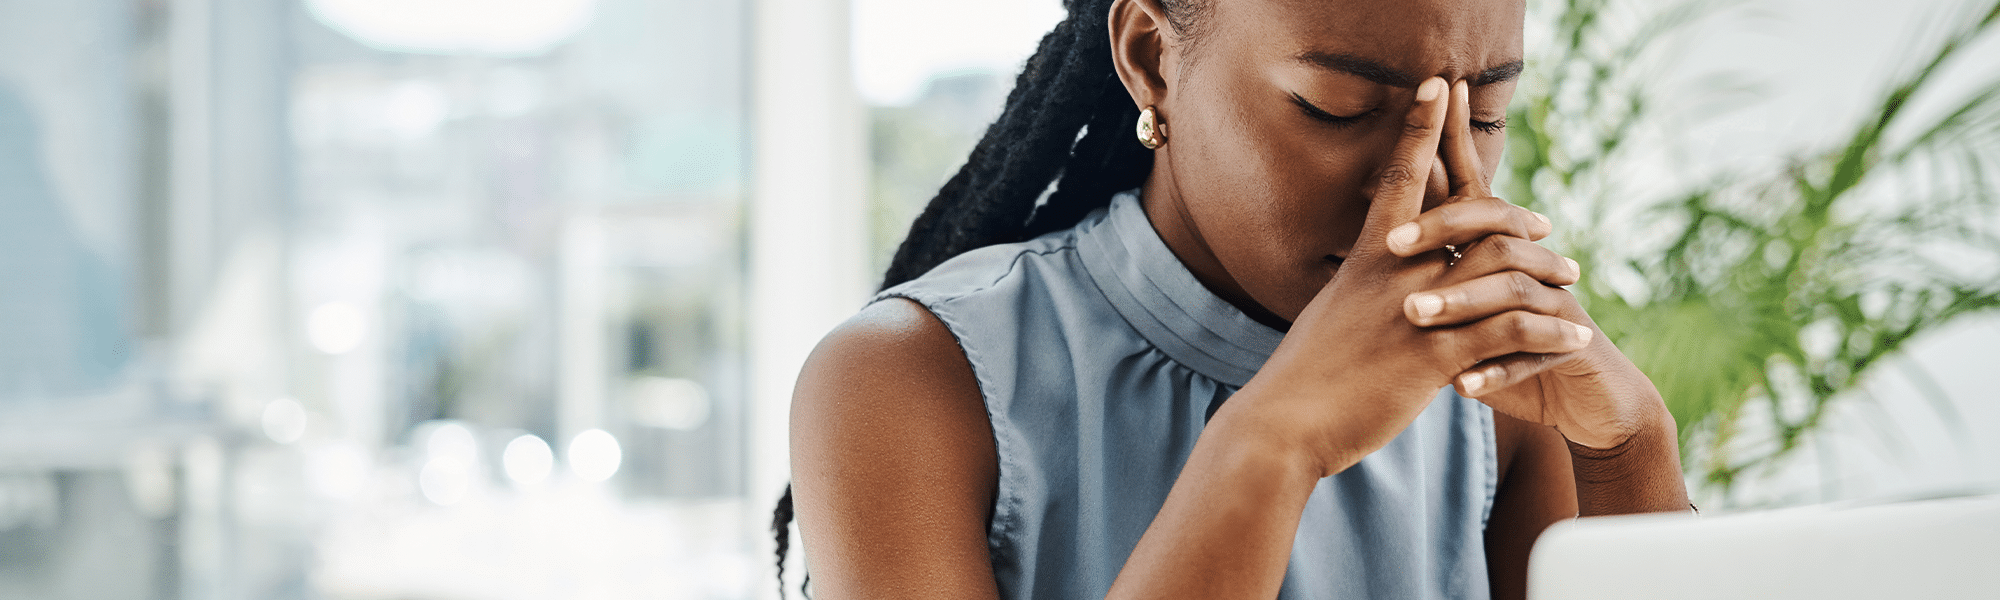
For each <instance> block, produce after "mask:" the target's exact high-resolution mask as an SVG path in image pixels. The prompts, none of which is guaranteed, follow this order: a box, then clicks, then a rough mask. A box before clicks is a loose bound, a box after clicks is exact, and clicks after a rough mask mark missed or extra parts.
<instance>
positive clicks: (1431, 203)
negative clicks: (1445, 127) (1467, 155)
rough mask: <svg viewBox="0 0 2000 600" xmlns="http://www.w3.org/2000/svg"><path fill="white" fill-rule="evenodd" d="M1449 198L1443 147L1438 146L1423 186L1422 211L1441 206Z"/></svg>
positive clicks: (1449, 187) (1449, 192)
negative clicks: (1428, 177) (1428, 175)
mask: <svg viewBox="0 0 2000 600" xmlns="http://www.w3.org/2000/svg"><path fill="white" fill-rule="evenodd" d="M1450 198H1451V177H1450V175H1449V174H1447V173H1445V171H1444V145H1443V144H1439V145H1438V154H1437V158H1436V159H1435V160H1432V161H1431V176H1430V179H1429V181H1427V182H1425V184H1424V210H1430V209H1433V208H1437V207H1439V206H1443V205H1444V203H1445V201H1446V200H1449V199H1450Z"/></svg>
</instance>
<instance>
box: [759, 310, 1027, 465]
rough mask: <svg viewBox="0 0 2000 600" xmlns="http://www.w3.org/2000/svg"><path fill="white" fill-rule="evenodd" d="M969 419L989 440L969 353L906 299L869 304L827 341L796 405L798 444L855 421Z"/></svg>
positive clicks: (805, 375)
mask: <svg viewBox="0 0 2000 600" xmlns="http://www.w3.org/2000/svg"><path fill="white" fill-rule="evenodd" d="M975 413H976V414H975ZM968 415H973V416H976V417H977V419H976V421H977V423H976V424H977V425H979V427H977V429H987V430H989V431H988V432H987V435H988V436H989V437H990V435H991V432H990V428H991V427H990V425H989V424H988V423H987V422H986V413H985V405H984V402H983V401H982V400H981V398H980V395H979V385H978V382H977V380H976V379H975V378H974V375H973V372H972V365H971V364H970V363H969V362H967V361H966V359H965V351H964V350H962V349H961V348H959V346H958V341H957V339H956V338H954V337H952V334H951V331H950V330H949V329H947V328H946V327H945V325H944V323H943V322H941V321H939V320H938V318H937V317H936V316H935V315H932V314H931V312H930V311H929V310H926V309H925V308H924V307H923V306H921V305H918V304H917V303H915V302H911V301H909V300H903V299H892V300H887V301H883V302H877V303H875V304H872V305H869V306H868V308H866V309H863V310H862V311H861V312H860V313H858V314H856V315H855V316H854V317H852V318H850V319H848V320H847V322H845V323H842V324H841V325H840V326H839V327H837V328H835V329H834V330H833V332H831V333H829V334H827V336H826V338H825V339H824V340H821V341H820V344H819V346H818V347H817V348H814V349H813V353H812V355H811V356H810V357H809V358H807V359H806V365H805V368H804V369H803V370H802V371H801V372H800V374H799V381H798V385H797V388H796V391H795V392H794V394H793V400H792V430H793V436H794V438H795V439H794V441H795V442H797V441H800V440H797V439H796V438H797V437H798V436H799V435H800V434H802V433H804V434H811V433H813V432H815V431H816V430H818V429H820V428H821V425H840V424H841V423H844V422H845V421H846V420H847V419H849V418H853V417H867V418H868V420H877V419H879V418H888V419H894V420H903V421H932V420H938V419H943V420H945V421H947V422H946V423H936V424H937V425H943V426H958V427H962V426H964V425H965V424H964V423H959V421H963V420H965V419H964V417H966V416H968ZM904 424H905V425H910V424H914V423H904Z"/></svg>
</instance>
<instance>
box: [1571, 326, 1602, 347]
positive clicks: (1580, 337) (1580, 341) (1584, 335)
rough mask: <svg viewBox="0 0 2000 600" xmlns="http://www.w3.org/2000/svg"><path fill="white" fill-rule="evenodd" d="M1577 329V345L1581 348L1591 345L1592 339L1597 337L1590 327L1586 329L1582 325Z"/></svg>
mask: <svg viewBox="0 0 2000 600" xmlns="http://www.w3.org/2000/svg"><path fill="white" fill-rule="evenodd" d="M1575 327H1576V341H1577V345H1580V346H1588V345H1590V338H1592V337H1595V336H1596V335H1597V334H1596V333H1595V332H1592V331H1591V330H1590V328H1589V327H1584V326H1582V325H1576V326H1575Z"/></svg>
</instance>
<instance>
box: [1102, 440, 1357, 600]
mask: <svg viewBox="0 0 2000 600" xmlns="http://www.w3.org/2000/svg"><path fill="white" fill-rule="evenodd" d="M1225 410H1227V409H1226V407H1225ZM1223 418H1225V415H1223V414H1218V415H1217V420H1221V419H1223ZM1219 425H1223V424H1220V423H1217V422H1215V421H1211V422H1210V424H1209V428H1208V430H1207V431H1206V432H1204V433H1203V434H1202V437H1201V439H1200V440H1199V441H1197V442H1196V443H1195V449H1194V452H1193V453H1192V454H1191V455H1190V456H1189V457H1188V462H1187V465H1186V466H1184V467H1183V468H1182V469H1181V474H1180V477H1179V479H1178V480H1176V481H1175V483H1174V487H1173V490H1172V491H1171V492H1169V493H1168V495H1167V501H1166V503H1165V505H1163V506H1162V507H1161V508H1160V512H1159V514H1158V515H1157V516H1155V517H1154V518H1153V523H1152V525H1151V526H1149V527H1147V529H1146V534H1145V535H1144V536H1143V537H1142V538H1140V540H1139V545H1138V547H1136V548H1134V549H1133V551H1132V555H1131V557H1130V558H1129V559H1127V560H1126V562H1125V567H1124V569H1123V570H1121V571H1120V572H1119V573H1118V580H1117V582H1116V583H1114V584H1113V585H1112V587H1111V593H1110V594H1109V597H1111V598H1270V597H1274V596H1276V595H1277V594H1278V588H1279V586H1280V585H1281V584H1282V583H1283V581H1284V574H1285V565H1286V563H1287V561H1288V560H1289V558H1290V556H1291V552H1292V539H1293V537H1294V536H1296V534H1297V532H1298V526H1299V515H1300V513H1302V512H1303V511H1304V510H1305V504H1306V498H1307V497H1308V496H1310V495H1312V490H1313V486H1314V484H1316V483H1317V482H1318V480H1319V473H1318V468H1319V467H1318V465H1317V464H1314V463H1311V462H1310V461H1307V460H1303V459H1302V457H1298V456H1295V455H1294V453H1291V452H1289V451H1287V450H1286V449H1284V448H1282V447H1281V446H1280V445H1278V444H1273V443H1270V442H1269V440H1263V439H1254V437H1253V436H1249V435H1243V432H1244V430H1243V429H1241V428H1231V427H1227V426H1219Z"/></svg>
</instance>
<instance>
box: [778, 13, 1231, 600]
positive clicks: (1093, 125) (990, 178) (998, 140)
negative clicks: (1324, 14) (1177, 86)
mask: <svg viewBox="0 0 2000 600" xmlns="http://www.w3.org/2000/svg"><path fill="white" fill-rule="evenodd" d="M1210 1H1211V0H1159V2H1160V4H1161V6H1162V7H1163V8H1164V9H1165V11H1166V13H1167V21H1168V24H1169V25H1171V26H1172V27H1173V28H1174V30H1175V31H1176V32H1177V33H1179V34H1181V38H1182V39H1183V40H1191V39H1192V38H1193V37H1194V34H1196V33H1197V31H1198V30H1197V29H1195V27H1194V25H1195V19H1196V18H1197V17H1198V16H1200V15H1201V14H1202V13H1204V12H1206V9H1207V7H1208V2H1210ZM1111 3H1112V0H1064V1H1063V7H1064V8H1065V9H1067V10H1068V13H1069V15H1068V17H1067V18H1065V19H1063V21H1062V22H1061V23H1058V24H1057V25H1056V27H1055V29H1054V30H1053V31H1050V32H1049V33H1048V35H1046V36H1044V37H1042V41H1041V44H1040V45H1039V46H1038V47H1037V48H1036V49H1035V54H1034V55H1033V56H1031V57H1029V58H1028V62H1027V64H1026V65H1025V66H1024V67H1023V68H1022V69H1021V75H1020V77H1018V78H1017V79H1015V81H1014V90H1013V91H1012V92H1009V93H1008V94H1007V104H1006V107H1005V108H1004V109H1002V110H1001V113H1000V117H999V119H997V120H995V121H994V122H993V124H992V125H990V126H988V127H987V129H986V133H985V135H983V136H981V137H980V139H979V144H978V145H976V146H974V147H973V149H972V154H971V156H970V157H968V158H966V161H965V165H964V166H962V167H960V168H959V170H958V173H957V174H955V175H952V177H951V179H950V180H949V181H946V182H945V184H944V187H942V188H940V189H939V190H938V193H937V196H935V197H933V198H931V201H930V203H929V204H928V205H926V206H925V207H924V210H923V212H922V213H921V214H919V215H918V216H917V219H916V221H915V222H914V223H912V224H911V225H910V233H909V235H907V236H906V237H904V238H903V243H902V245H901V246H900V247H898V248H897V249H896V256H895V258H894V259H892V260H891V261H890V263H889V270H888V272H887V273H885V274H884V275H883V278H882V289H888V288H891V287H895V286H897V285H900V284H902V283H904V282H907V281H910V280H912V279H916V278H917V277H919V276H922V275H923V274H924V273H925V272H928V271H930V270H931V268H933V267H936V266H938V265H939V264H941V263H943V262H945V261H946V260H950V259H951V258H952V257H955V256H958V255H960V254H964V253H966V252H968V251H971V250H974V249H977V248H982V247H986V246H991V245H994V244H1006V243H1012V242H1019V241H1024V240H1028V239H1031V238H1033V237H1035V236H1038V235H1041V234H1044V233H1048V232H1052V231H1057V230H1061V229H1066V228H1068V227H1070V226H1072V225H1075V224H1076V223H1077V222H1078V221H1080V220H1082V218H1083V217H1084V215H1087V214H1089V213H1090V212H1091V211H1093V210H1096V209H1098V208H1101V207H1103V206H1106V205H1108V204H1110V202H1111V197H1112V195H1114V194H1116V193H1118V192H1120V191H1124V190H1128V189H1132V188H1135V187H1138V186H1139V184H1141V183H1144V182H1145V179H1146V176H1147V174H1148V173H1150V172H1151V171H1152V168H1153V154H1152V152H1151V151H1150V150H1147V149H1146V148H1145V146H1141V145H1140V144H1139V142H1138V140H1137V139H1136V138H1135V137H1134V136H1133V135H1132V124H1133V123H1134V122H1135V121H1136V120H1137V119H1138V117H1139V110H1138V109H1137V108H1136V107H1134V106H1133V105H1132V96H1131V95H1130V94H1128V93H1127V92H1126V90H1125V86H1124V84H1123V83H1122V82H1120V81H1119V79H1118V74H1117V73H1116V72H1115V71H1114V70H1113V69H1112V62H1111V43H1110V34H1109V32H1110V27H1109V24H1108V23H1107V22H1106V19H1107V18H1108V17H1109V16H1110V14H1111ZM1079 132H1081V133H1082V135H1081V136H1079V135H1078V133H1079ZM1051 182H1053V183H1054V188H1055V189H1054V191H1053V192H1051V193H1050V194H1049V196H1048V199H1047V200H1045V201H1041V202H1040V203H1037V200H1039V199H1040V198H1041V196H1042V193H1043V192H1044V191H1046V190H1048V189H1049V187H1050V184H1051ZM792 518H793V514H792V488H791V486H789V485H787V486H785V493H784V495H783V496H781V497H779V498H778V506H777V509H776V510H774V511H772V519H771V533H772V535H773V537H774V539H775V540H776V541H777V565H778V594H779V597H781V598H782V597H784V594H785V589H784V578H785V555H786V553H787V551H788V550H789V548H790V546H791V528H790V526H791V522H792ZM811 577H812V576H811V575H810V574H808V575H807V576H806V582H802V583H800V584H799V591H800V592H801V593H806V586H807V585H808V583H809V582H810V581H811Z"/></svg>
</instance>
